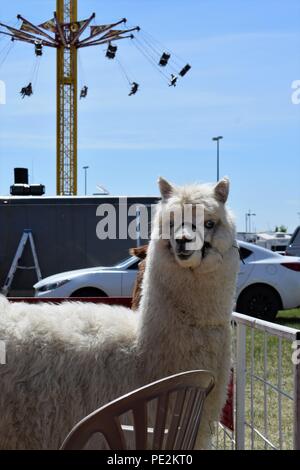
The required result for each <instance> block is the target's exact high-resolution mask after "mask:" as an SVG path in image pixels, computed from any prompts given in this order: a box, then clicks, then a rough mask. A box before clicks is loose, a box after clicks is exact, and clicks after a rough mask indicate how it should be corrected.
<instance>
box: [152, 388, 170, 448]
mask: <svg viewBox="0 0 300 470" xmlns="http://www.w3.org/2000/svg"><path fill="white" fill-rule="evenodd" d="M168 402H169V397H168V394H167V393H164V394H163V395H161V396H160V397H159V398H158V402H157V408H156V420H155V426H154V436H153V446H152V447H153V450H159V449H162V445H163V440H164V436H165V424H166V419H167V413H168Z"/></svg>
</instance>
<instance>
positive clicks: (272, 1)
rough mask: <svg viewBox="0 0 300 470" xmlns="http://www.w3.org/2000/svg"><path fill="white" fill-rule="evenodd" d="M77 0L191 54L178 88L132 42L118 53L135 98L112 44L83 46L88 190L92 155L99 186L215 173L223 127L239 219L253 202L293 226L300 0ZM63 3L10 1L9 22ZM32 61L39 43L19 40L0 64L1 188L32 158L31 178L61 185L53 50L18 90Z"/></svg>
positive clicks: (269, 222) (143, 191) (83, 150)
mask: <svg viewBox="0 0 300 470" xmlns="http://www.w3.org/2000/svg"><path fill="white" fill-rule="evenodd" d="M78 3H79V17H80V18H86V17H88V16H89V15H90V13H91V12H93V11H95V12H96V14H97V23H98V24H101V23H109V22H112V21H115V20H118V19H120V18H122V17H124V16H125V17H127V18H128V20H129V22H130V23H131V24H134V25H135V24H138V25H140V26H141V27H142V29H144V30H145V31H147V32H149V33H151V34H152V35H153V36H154V37H155V38H156V39H157V40H159V41H160V42H161V43H163V44H165V45H166V46H167V47H168V48H169V49H171V50H172V51H174V52H175V53H176V54H177V55H178V56H179V57H182V58H183V59H184V61H186V62H189V63H191V64H192V70H191V71H190V73H189V74H187V75H186V77H184V79H182V80H181V81H180V83H178V86H177V87H176V88H169V87H168V86H167V83H166V81H164V79H163V77H162V76H161V74H159V73H157V72H156V70H155V69H154V68H152V67H151V65H150V64H149V63H148V62H147V61H146V60H145V59H144V57H143V56H142V55H141V54H140V53H139V52H138V51H137V50H136V49H135V48H134V47H133V46H132V44H130V41H129V42H127V41H123V42H122V43H120V44H119V50H118V53H119V57H120V59H121V61H122V63H123V64H124V65H125V67H126V70H127V72H128V74H129V77H130V79H131V80H134V81H137V82H138V83H140V91H139V93H137V94H136V95H135V96H134V97H131V98H129V97H128V96H127V95H128V91H129V90H128V83H127V82H126V80H125V79H124V77H123V76H122V74H121V72H120V70H119V68H118V66H117V64H116V63H115V62H114V61H108V60H107V59H105V57H104V53H103V49H101V48H96V47H95V48H90V49H84V50H82V51H81V53H80V61H81V64H82V67H80V68H79V72H81V70H82V69H83V72H84V73H80V74H79V75H80V76H79V82H80V83H82V84H87V85H88V86H89V95H88V99H86V100H81V101H80V102H79V136H78V144H79V156H78V158H79V162H78V174H79V179H78V187H79V194H83V192H84V172H83V170H82V166H84V165H89V167H90V169H89V173H88V190H89V193H90V194H92V193H93V192H96V191H97V189H96V184H101V185H104V186H105V187H107V188H108V189H109V190H110V192H111V194H116V195H119V194H122V195H126V194H128V195H133V194H139V195H156V194H157V186H156V180H157V177H158V176H159V175H163V176H165V177H166V178H167V179H169V180H171V181H173V182H175V183H176V184H181V183H187V182H194V181H199V182H201V181H205V182H206V181H214V180H215V178H216V146H215V143H214V142H212V140H211V138H212V136H214V135H223V136H224V139H223V141H222V142H221V148H220V157H221V169H220V171H221V174H222V175H228V176H229V177H230V180H231V195H230V201H229V204H230V206H231V208H232V209H233V211H234V212H235V214H236V217H237V223H238V229H239V230H243V229H244V226H245V225H244V220H245V212H246V211H247V210H248V209H249V208H251V210H252V211H253V212H255V213H256V217H255V220H253V223H254V227H255V228H256V229H257V230H264V229H272V228H274V226H275V225H278V224H279V225H280V224H284V225H287V226H288V229H289V231H293V230H294V228H295V227H296V225H297V224H299V221H300V218H299V215H298V212H300V184H299V180H300V105H295V104H292V101H291V94H292V89H291V84H292V82H293V81H294V80H297V79H298V80H300V55H299V47H300V2H299V0H286V1H285V2H283V1H282V0H264V1H261V0H185V1H184V2H183V1H182V0H164V1H158V0H151V1H150V0H115V1H113V2H111V1H108V0H101V1H100V0H98V1H96V0H78ZM55 4H56V2H55V1H54V0H11V1H10V2H7V3H6V4H5V6H4V2H1V5H0V18H1V20H0V21H2V22H4V23H6V22H9V23H10V24H12V23H13V22H14V17H15V16H16V14H18V13H21V14H23V15H24V16H25V17H27V18H28V19H31V20H32V21H33V22H37V23H41V22H42V21H45V20H47V19H49V18H51V17H52V13H53V11H54V9H55ZM5 41H6V40H0V51H1V49H2V48H3V47H4V46H5ZM161 50H162V51H163V47H162V48H161ZM0 54H1V52H0ZM2 56H3V55H0V63H1V60H2ZM34 61H35V58H34V53H33V49H32V47H31V46H30V45H27V44H23V43H16V44H15V46H14V47H13V50H12V51H11V53H10V55H9V56H8V58H7V60H6V62H5V63H4V65H3V66H2V67H1V68H0V79H1V80H4V81H5V83H6V86H7V104H6V105H5V106H0V194H7V193H8V191H9V185H10V184H11V182H12V179H13V168H14V167H15V166H27V167H29V171H30V174H31V181H32V182H35V183H39V182H42V183H44V184H45V185H46V188H47V194H48V195H53V194H55V144H56V136H55V132H56V124H55V110H56V109H55V107H56V92H55V51H53V50H49V49H47V50H45V52H44V56H43V58H42V62H41V68H40V73H39V76H38V81H37V84H36V86H35V89H34V95H33V96H32V97H31V98H30V99H24V100H22V99H20V96H19V94H18V92H19V90H20V88H21V87H22V86H24V85H26V84H27V83H28V82H29V81H30V78H31V70H32V67H33V65H34Z"/></svg>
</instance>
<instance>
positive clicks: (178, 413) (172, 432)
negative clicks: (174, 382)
mask: <svg viewBox="0 0 300 470" xmlns="http://www.w3.org/2000/svg"><path fill="white" fill-rule="evenodd" d="M176 395H177V396H176V401H175V405H174V410H173V414H172V418H171V422H170V428H169V432H168V438H167V442H166V449H174V444H175V441H176V438H177V436H178V432H179V430H180V428H179V425H180V421H181V418H182V412H183V406H184V401H185V396H186V390H185V389H182V390H178V391H177V394H176Z"/></svg>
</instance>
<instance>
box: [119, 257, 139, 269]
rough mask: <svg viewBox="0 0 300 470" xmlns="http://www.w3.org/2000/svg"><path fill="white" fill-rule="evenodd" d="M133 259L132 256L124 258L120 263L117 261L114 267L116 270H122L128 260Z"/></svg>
mask: <svg viewBox="0 0 300 470" xmlns="http://www.w3.org/2000/svg"><path fill="white" fill-rule="evenodd" d="M133 259H135V257H134V256H127V258H124V259H123V260H122V261H119V262H118V263H117V264H116V265H115V266H116V267H118V268H123V267H124V266H126V265H127V264H128V263H129V261H130V260H133Z"/></svg>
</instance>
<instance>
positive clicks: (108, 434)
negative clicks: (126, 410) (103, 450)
mask: <svg viewBox="0 0 300 470" xmlns="http://www.w3.org/2000/svg"><path fill="white" fill-rule="evenodd" d="M105 424H106V426H105V431H103V434H104V437H105V438H106V440H107V443H108V445H109V447H110V448H111V450H127V447H126V440H125V436H124V433H123V430H122V428H121V424H120V421H119V419H118V417H116V416H114V417H113V418H112V419H111V420H109V421H107V423H105Z"/></svg>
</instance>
